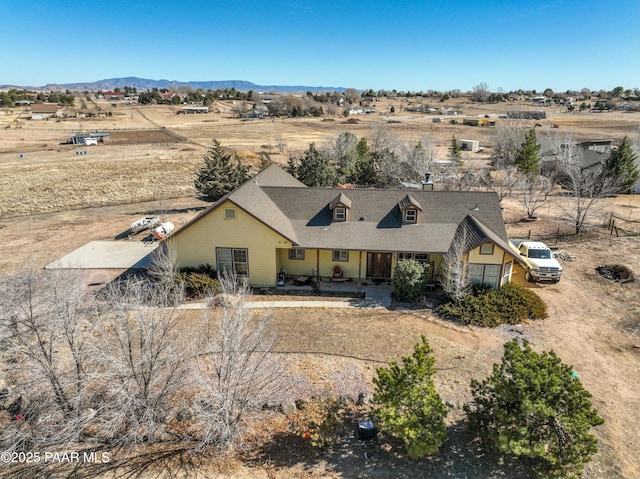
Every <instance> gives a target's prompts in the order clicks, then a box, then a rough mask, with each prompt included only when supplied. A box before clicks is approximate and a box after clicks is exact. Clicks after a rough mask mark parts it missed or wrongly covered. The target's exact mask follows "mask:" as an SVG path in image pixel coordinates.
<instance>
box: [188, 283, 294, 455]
mask: <svg viewBox="0 0 640 479" xmlns="http://www.w3.org/2000/svg"><path fill="white" fill-rule="evenodd" d="M219 281H220V289H221V291H222V293H221V294H220V295H219V298H222V299H221V300H220V301H221V302H222V311H221V317H220V318H219V319H218V320H217V321H216V320H213V318H212V315H211V312H210V311H207V312H205V313H206V314H205V315H204V316H203V321H202V327H201V335H200V337H201V340H202V342H201V344H200V348H199V349H200V351H201V354H200V355H199V356H198V360H197V361H198V371H199V373H200V381H199V384H200V387H199V391H198V393H197V397H198V399H199V401H200V405H201V408H200V409H201V411H200V413H199V414H198V422H199V424H200V432H199V434H200V436H201V445H202V446H204V445H213V446H215V447H217V448H220V449H226V448H229V447H230V446H232V445H233V444H235V443H236V442H237V441H240V440H241V439H242V436H243V433H244V431H245V427H246V424H247V421H248V419H249V417H250V416H251V414H252V413H253V412H255V411H256V410H258V409H259V408H260V406H261V405H262V404H265V403H268V402H272V401H274V399H275V400H277V399H276V398H277V395H278V390H279V388H280V378H281V373H282V368H281V365H280V363H279V362H278V361H276V360H275V359H274V358H273V355H272V354H271V353H272V351H273V347H274V344H275V340H276V336H275V331H274V328H273V325H272V322H271V315H270V313H269V312H268V311H262V312H255V313H254V312H253V311H252V310H250V309H248V308H247V304H246V297H247V294H248V293H249V288H248V286H247V283H246V282H245V281H244V280H243V279H239V278H237V277H235V276H232V275H226V274H223V275H221V276H220V278H219Z"/></svg>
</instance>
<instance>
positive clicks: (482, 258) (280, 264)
mask: <svg viewBox="0 0 640 479" xmlns="http://www.w3.org/2000/svg"><path fill="white" fill-rule="evenodd" d="M424 184H425V185H429V183H428V182H425V183H424ZM171 241H172V244H173V247H174V248H175V251H176V255H177V263H178V265H179V266H180V267H186V266H197V265H200V264H207V263H208V264H211V265H215V267H216V269H217V270H218V271H220V272H222V271H230V272H233V273H235V274H236V275H238V276H242V277H246V278H247V279H248V281H249V283H250V284H251V285H253V286H275V285H276V284H277V282H278V275H279V274H280V273H282V272H283V271H286V274H287V275H288V276H292V277H306V278H316V279H317V280H319V279H325V280H328V281H332V280H333V278H334V277H335V273H336V271H338V270H339V271H340V280H341V281H349V280H350V281H358V282H360V281H373V282H377V281H390V280H391V279H392V278H393V275H394V270H395V267H396V265H397V263H398V261H400V260H403V259H414V260H416V261H418V262H420V263H422V264H423V266H424V267H425V269H426V270H427V274H428V277H429V279H430V280H431V281H433V282H445V283H446V282H447V279H446V278H447V277H448V275H447V274H445V271H446V268H447V263H446V262H445V261H444V260H443V258H444V256H445V255H446V254H447V253H448V252H450V251H456V253H457V254H456V255H455V257H456V258H458V259H457V260H458V261H461V262H462V263H463V265H464V266H465V268H464V271H465V273H464V274H465V275H466V279H467V280H468V281H469V282H470V283H474V284H478V283H482V284H488V285H490V286H492V287H498V286H500V285H502V284H504V283H506V282H509V281H510V280H511V273H512V267H513V264H514V262H521V259H520V258H519V257H518V256H517V255H516V254H515V253H514V251H513V250H512V249H511V248H510V247H509V244H508V239H507V234H506V231H505V226H504V220H503V218H502V212H501V209H500V202H499V200H498V195H497V194H496V193H495V192H471V191H432V190H429V189H428V188H427V187H426V186H425V189H423V190H384V189H368V188H367V189H364V188H363V189H358V188H356V189H339V188H310V187H306V186H305V185H304V184H302V183H301V182H299V181H298V180H296V179H295V178H294V177H292V176H290V175H289V174H287V173H286V172H285V171H284V170H282V169H281V168H280V167H278V166H276V165H271V166H269V167H267V168H266V169H264V170H263V171H262V172H260V173H259V174H258V175H256V176H255V177H254V178H252V179H251V180H249V181H247V182H246V183H244V184H243V185H242V186H240V187H239V188H237V189H236V190H234V191H232V192H231V193H229V194H227V195H225V196H224V197H222V198H221V199H219V200H218V201H217V202H216V203H215V204H213V205H212V206H211V207H210V208H208V209H207V210H205V211H203V212H202V213H201V214H200V215H199V216H197V217H196V218H194V219H193V220H192V221H190V222H189V223H187V224H186V225H185V226H184V227H182V228H181V229H179V230H178V231H177V232H176V233H175V234H174V235H173V236H172V240H171Z"/></svg>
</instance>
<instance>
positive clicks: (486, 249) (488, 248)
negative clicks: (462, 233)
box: [480, 243, 494, 254]
mask: <svg viewBox="0 0 640 479" xmlns="http://www.w3.org/2000/svg"><path fill="white" fill-rule="evenodd" d="M493 246H494V245H493V243H482V244H481V245H480V254H493Z"/></svg>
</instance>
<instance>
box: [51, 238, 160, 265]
mask: <svg viewBox="0 0 640 479" xmlns="http://www.w3.org/2000/svg"><path fill="white" fill-rule="evenodd" d="M158 245H159V243H156V242H149V241H91V242H90V243H87V244H86V245H84V246H82V247H80V248H78V249H77V250H75V251H72V252H71V253H69V254H68V255H66V256H63V257H62V258H60V259H58V260H56V261H54V262H53V263H51V264H48V265H47V266H45V269H131V268H133V269H140V268H144V267H146V266H147V265H148V264H149V261H150V259H151V258H150V255H151V253H152V252H153V251H155V249H156V248H157V247H158Z"/></svg>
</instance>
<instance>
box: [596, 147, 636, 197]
mask: <svg viewBox="0 0 640 479" xmlns="http://www.w3.org/2000/svg"><path fill="white" fill-rule="evenodd" d="M637 158H638V156H637V155H636V154H635V153H634V151H633V145H632V144H631V140H630V139H629V138H628V137H626V136H625V137H624V138H623V139H622V141H621V142H620V144H619V145H618V148H617V149H615V150H613V151H612V152H611V155H610V156H609V158H608V159H607V161H606V162H605V164H604V170H603V174H604V176H605V177H607V178H610V179H611V180H612V181H613V183H614V184H615V185H616V190H617V192H618V193H624V192H627V191H629V189H630V188H631V187H632V186H633V185H635V184H636V183H637V182H638V179H639V178H640V171H639V170H638V165H636V159H637Z"/></svg>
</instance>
